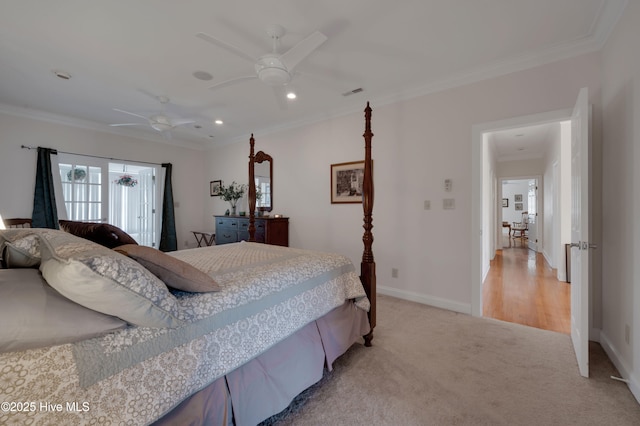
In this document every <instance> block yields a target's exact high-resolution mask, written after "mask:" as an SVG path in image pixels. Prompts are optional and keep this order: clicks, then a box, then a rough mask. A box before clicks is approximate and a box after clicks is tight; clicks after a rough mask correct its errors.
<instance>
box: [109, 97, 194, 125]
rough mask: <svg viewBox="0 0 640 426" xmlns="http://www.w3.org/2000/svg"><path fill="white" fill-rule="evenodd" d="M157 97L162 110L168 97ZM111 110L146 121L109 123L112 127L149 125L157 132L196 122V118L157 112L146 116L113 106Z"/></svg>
mask: <svg viewBox="0 0 640 426" xmlns="http://www.w3.org/2000/svg"><path fill="white" fill-rule="evenodd" d="M157 99H158V100H159V101H160V103H161V104H162V105H163V110H164V105H165V104H167V103H168V102H169V98H167V97H165V96H158V97H157ZM113 110H114V111H118V112H121V113H124V114H129V115H132V116H134V117H138V118H142V119H144V120H147V122H146V123H117V124H110V126H112V127H123V126H150V127H151V128H152V129H154V130H157V131H158V132H166V131H168V130H172V129H174V128H175V127H178V126H183V125H185V124H191V123H195V122H196V120H193V119H179V118H171V117H169V116H167V115H165V114H164V113H158V114H152V115H148V116H146V115H142V114H137V113H135V112H129V111H125V110H122V109H118V108H114V109H113Z"/></svg>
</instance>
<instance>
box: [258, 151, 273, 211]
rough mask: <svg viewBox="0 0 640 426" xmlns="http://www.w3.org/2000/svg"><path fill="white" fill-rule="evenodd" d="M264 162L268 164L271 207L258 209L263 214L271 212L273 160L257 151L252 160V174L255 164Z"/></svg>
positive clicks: (262, 152)
mask: <svg viewBox="0 0 640 426" xmlns="http://www.w3.org/2000/svg"><path fill="white" fill-rule="evenodd" d="M265 161H268V162H269V178H270V179H271V182H270V185H271V205H270V206H269V207H259V210H260V211H263V212H271V211H272V210H273V158H272V157H271V156H270V155H269V154H267V153H265V152H264V151H258V152H257V153H256V155H255V157H254V159H253V163H254V172H255V163H263V162H265Z"/></svg>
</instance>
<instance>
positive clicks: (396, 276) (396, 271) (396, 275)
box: [391, 268, 398, 278]
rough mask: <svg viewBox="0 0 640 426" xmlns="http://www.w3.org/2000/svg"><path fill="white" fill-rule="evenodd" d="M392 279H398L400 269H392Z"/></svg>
mask: <svg viewBox="0 0 640 426" xmlns="http://www.w3.org/2000/svg"><path fill="white" fill-rule="evenodd" d="M391 278H398V268H391Z"/></svg>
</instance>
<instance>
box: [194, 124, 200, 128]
mask: <svg viewBox="0 0 640 426" xmlns="http://www.w3.org/2000/svg"><path fill="white" fill-rule="evenodd" d="M193 127H194V128H195V129H202V126H201V125H199V124H196V125H195V126H193Z"/></svg>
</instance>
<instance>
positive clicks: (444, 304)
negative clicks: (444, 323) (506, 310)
mask: <svg viewBox="0 0 640 426" xmlns="http://www.w3.org/2000/svg"><path fill="white" fill-rule="evenodd" d="M376 290H377V292H378V293H380V294H384V295H386V296H393V297H397V298H398V299H404V300H408V301H410V302H417V303H422V304H423V305H429V306H434V307H436V308H442V309H447V310H449V311H454V312H459V313H461V314H468V315H471V304H470V303H460V302H454V301H453V300H449V299H442V298H440V297H433V296H425V295H424V294H419V293H415V292H413V291H406V290H398V289H397V288H393V287H385V286H378V287H377V289H376Z"/></svg>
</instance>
